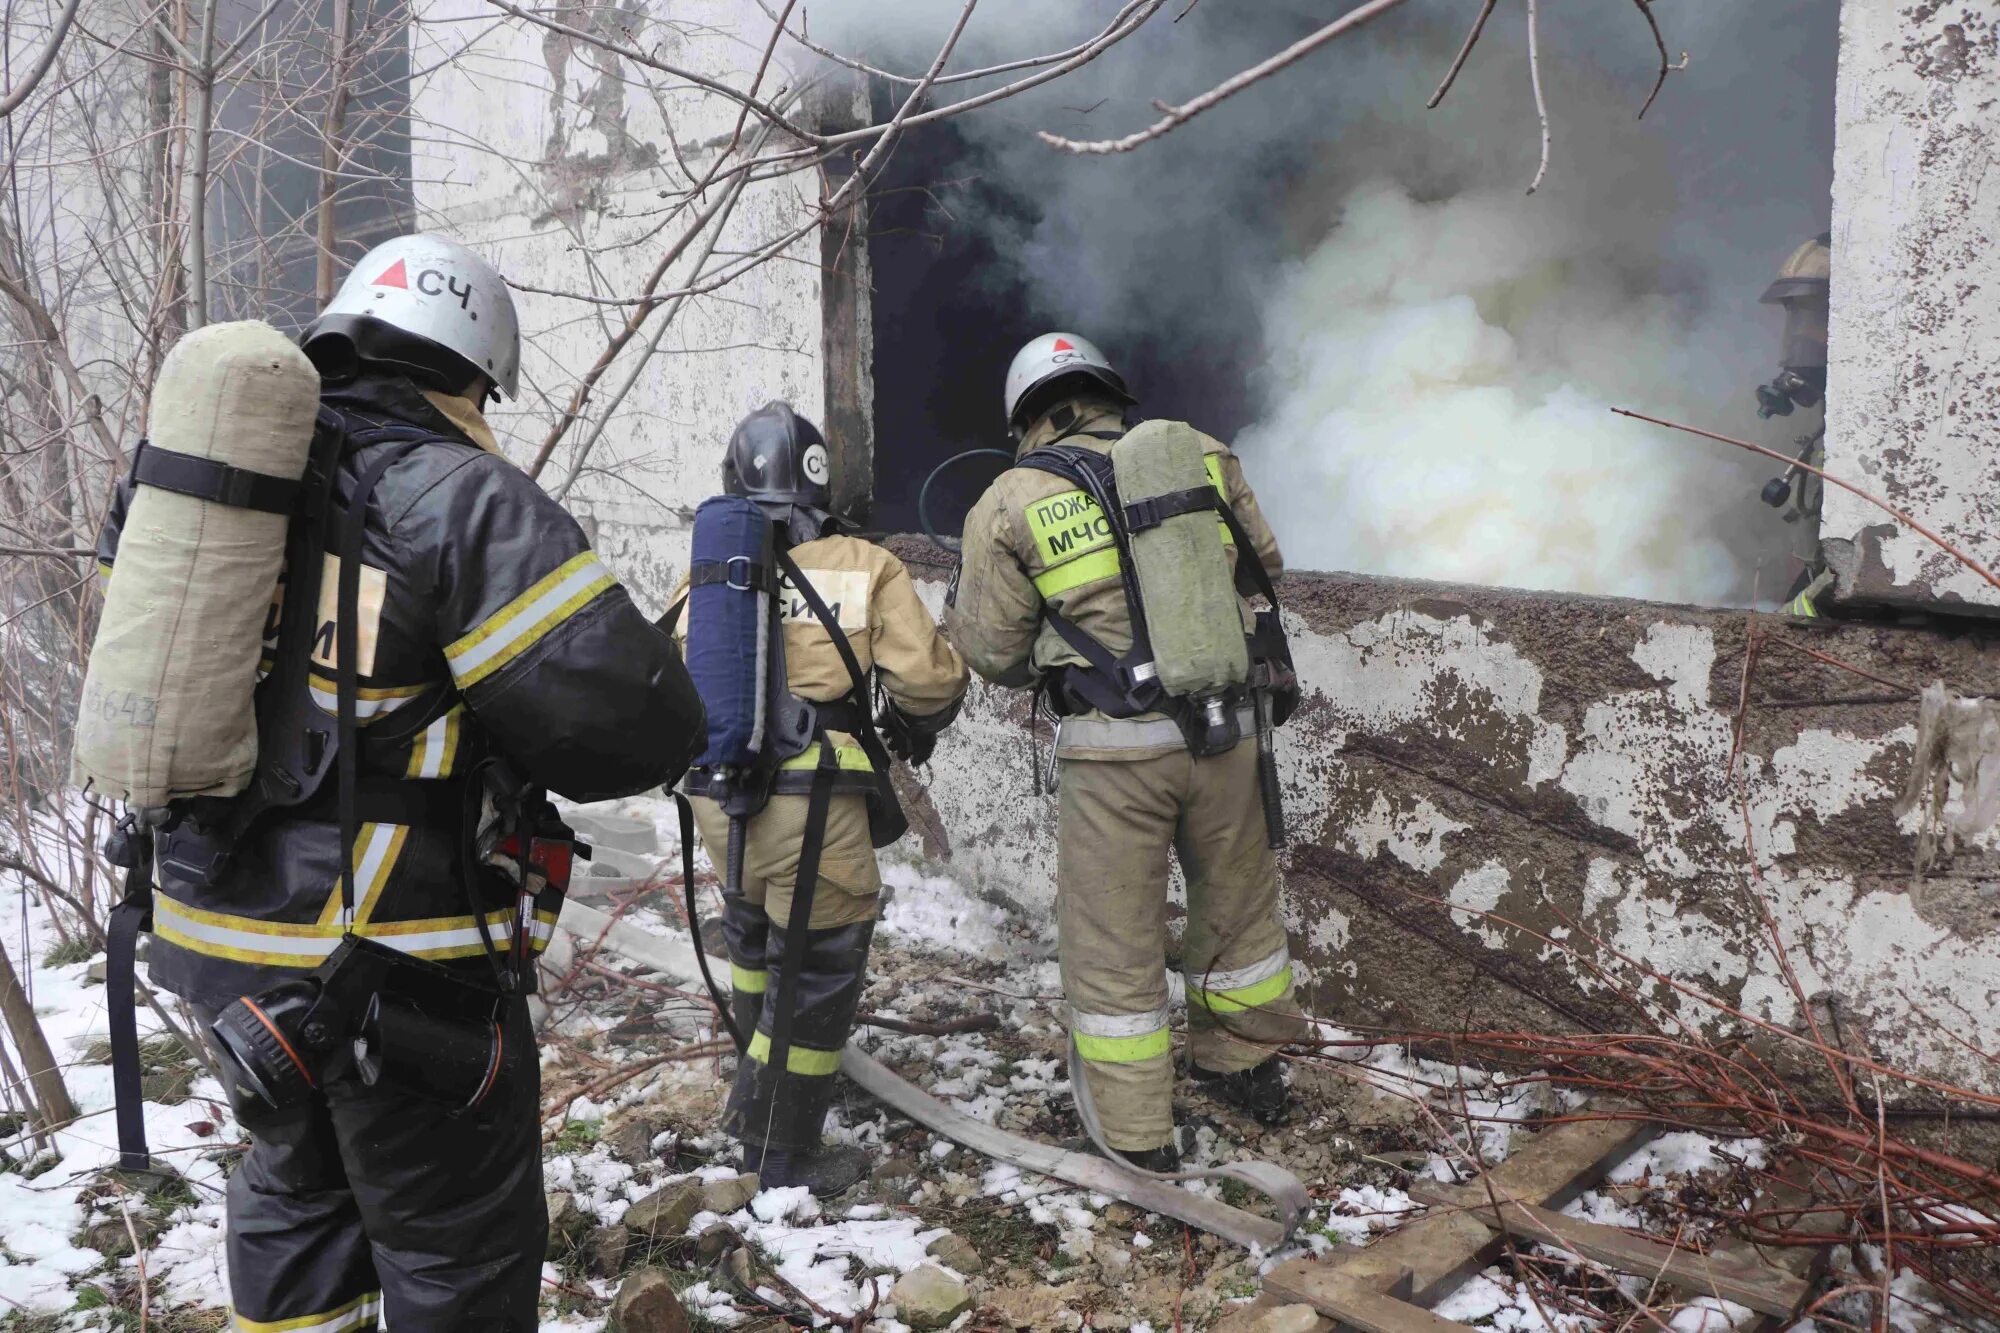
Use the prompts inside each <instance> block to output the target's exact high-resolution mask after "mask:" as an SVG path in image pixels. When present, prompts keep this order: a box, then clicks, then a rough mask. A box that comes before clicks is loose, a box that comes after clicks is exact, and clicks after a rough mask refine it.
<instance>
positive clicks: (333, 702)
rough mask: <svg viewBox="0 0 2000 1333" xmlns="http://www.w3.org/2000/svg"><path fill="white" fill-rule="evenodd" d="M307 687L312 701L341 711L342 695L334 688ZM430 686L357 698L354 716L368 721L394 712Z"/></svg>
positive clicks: (332, 711) (331, 710)
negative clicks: (375, 697) (334, 690)
mask: <svg viewBox="0 0 2000 1333" xmlns="http://www.w3.org/2000/svg"><path fill="white" fill-rule="evenodd" d="M306 688H307V689H308V690H310V691H311V692H312V701H313V702H314V703H316V704H318V705H319V706H320V707H321V708H322V709H324V710H325V711H327V712H329V713H337V712H339V711H340V696H339V695H338V694H336V693H334V692H333V691H332V690H323V689H321V688H320V687H319V686H317V685H307V686H306ZM429 688H430V686H428V685H421V686H418V687H417V688H416V689H415V690H413V691H411V692H410V693H409V694H397V695H390V696H388V697H387V698H382V699H367V698H360V699H356V700H355V701H354V716H355V717H356V718H357V719H359V720H360V721H363V722H366V721H367V720H369V719H370V718H374V717H380V716H381V715H382V714H384V713H393V712H395V711H396V710H397V709H398V708H401V707H402V706H403V705H404V704H406V703H409V702H410V701H411V700H412V699H415V698H416V697H417V696H418V695H420V694H422V693H423V692H424V691H425V690H427V689H429Z"/></svg>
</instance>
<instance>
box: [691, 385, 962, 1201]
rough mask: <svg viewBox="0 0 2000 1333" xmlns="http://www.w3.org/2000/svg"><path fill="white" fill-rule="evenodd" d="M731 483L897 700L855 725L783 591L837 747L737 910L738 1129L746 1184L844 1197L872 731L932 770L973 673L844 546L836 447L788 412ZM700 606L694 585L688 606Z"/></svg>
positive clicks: (749, 868) (801, 606) (755, 434)
mask: <svg viewBox="0 0 2000 1333" xmlns="http://www.w3.org/2000/svg"><path fill="white" fill-rule="evenodd" d="M722 472H723V489H724V490H725V491H726V492H727V493H729V494H731V495H742V496H746V497H748V498H749V499H751V500H753V501H754V502H756V503H757V505H758V506H759V507H760V508H762V509H763V510H764V511H765V513H766V514H767V515H768V516H769V517H770V518H771V519H772V520H773V521H774V522H776V523H777V524H778V525H779V526H780V527H781V529H782V530H783V533H782V536H781V541H786V542H788V543H789V550H790V555H791V558H792V560H793V562H794V563H795V564H796V565H797V566H798V570H799V573H800V574H802V575H803V576H804V577H805V579H806V581H807V582H808V583H810V584H811V585H812V587H813V589H814V590H815V591H816V592H817V593H818V594H819V597H820V599H821V601H822V604H823V605H824V607H825V608H826V610H827V611H828V612H829V613H830V616H831V618H832V619H833V621H834V622H835V623H836V624H837V625H838V627H839V630H840V633H841V635H842V637H843V638H844V639H845V640H846V643H847V646H848V648H849V649H851V651H852V653H853V656H854V661H855V666H856V667H857V668H858V670H859V671H860V672H861V673H863V675H864V676H865V677H872V678H873V680H874V681H875V682H876V683H878V684H879V685H880V687H881V690H882V693H883V694H885V695H886V696H887V698H888V705H887V707H886V708H884V709H883V710H882V712H881V713H880V714H879V715H878V716H877V717H876V718H874V719H872V720H871V719H870V718H868V717H867V716H866V715H865V714H862V713H858V712H857V711H856V709H855V706H854V704H853V703H852V701H851V693H852V690H853V686H854V678H853V676H852V675H851V673H850V671H849V669H848V666H847V663H846V661H845V660H844V659H843V657H842V655H841V653H840V650H839V648H838V647H837V646H836V645H835V643H834V640H833V637H832V635H831V634H830V633H829V632H828V630H827V628H826V627H825V625H824V624H823V623H822V622H821V620H820V619H819V617H818V616H817V615H816V614H815V612H814V611H813V610H812V608H811V606H810V604H809V602H808V601H807V599H806V598H805V597H804V596H803V595H802V594H801V593H800V591H799V590H798V589H797V588H796V587H794V586H792V584H791V582H790V580H789V579H787V580H786V581H785V583H783V584H782V585H781V586H780V588H779V594H778V595H779V599H780V613H781V616H782V622H783V626H784V640H785V642H784V656H785V668H786V682H787V685H788V687H789V689H790V691H791V693H792V694H794V695H796V696H798V697H799V698H801V699H806V700H811V701H813V702H814V703H815V704H816V705H817V706H818V714H819V720H820V724H821V726H822V727H823V729H824V730H823V732H822V739H821V740H819V741H816V742H814V743H813V744H812V745H811V746H809V747H808V748H807V749H806V750H805V752H804V753H802V754H800V755H798V756H797V757H795V758H793V759H789V760H787V761H785V763H784V764H783V766H782V767H781V768H780V769H779V770H778V772H777V774H776V776H775V779H774V785H773V786H772V788H771V792H772V794H771V796H770V799H769V803H768V804H766V805H765V806H764V808H763V809H762V810H761V811H759V812H758V813H757V814H756V815H754V816H752V817H751V818H750V819H749V820H748V822H747V825H746V827H745V829H744V831H743V843H742V856H743V865H742V871H741V893H740V896H739V895H731V894H725V897H724V904H723V928H724V934H725V935H726V937H727V940H728V945H729V958H730V980H731V984H732V990H733V999H732V1009H733V1011H734V1017H735V1019H736V1025H737V1029H738V1030H739V1031H740V1032H742V1033H744V1034H745V1036H746V1038H747V1040H748V1042H749V1045H748V1049H747V1051H746V1052H745V1054H744V1058H743V1059H742V1060H741V1061H740V1062H739V1066H738V1072H737V1079H736V1085H735V1088H734V1091H733V1093H732V1095H731V1097H730V1101H729V1108H728V1112H727V1120H726V1123H727V1127H728V1129H729V1132H730V1133H731V1134H732V1135H734V1136H735V1137H736V1138H737V1139H738V1140H739V1141H740V1142H741V1143H742V1144H743V1159H744V1165H745V1168H746V1169H748V1170H753V1171H758V1172H760V1173H761V1175H762V1179H763V1183H764V1184H765V1185H766V1186H776V1187H782V1186H786V1185H807V1186H810V1187H811V1188H812V1189H813V1190H814V1192H815V1193H819V1194H825V1195H832V1194H838V1193H840V1192H841V1191H842V1190H844V1189H846V1188H847V1187H848V1186H849V1185H851V1184H853V1183H854V1182H855V1181H857V1180H859V1179H860V1178H861V1177H862V1176H863V1175H864V1174H866V1172H867V1170H868V1166H869V1163H868V1160H867V1158H866V1156H865V1154H863V1153H862V1152H861V1151H860V1150H859V1149H857V1148H852V1147H841V1146H832V1145H825V1146H823V1145H822V1144H821V1143H820V1131H821V1128H822V1126H823V1124H824V1122H825V1119H826V1112H827V1109H828V1107H829V1106H830V1105H831V1103H832V1099H833V1078H834V1073H835V1071H836V1070H837V1069H838V1068H839V1064H840V1050H841V1047H843V1046H845V1045H846V1044H847V1037H848V1033H849V1031H850V1030H851V1029H852V1027H853V1023H854V1014H855V1009H856V1006H857V1004H858V1003H859V1001H860V998H861V988H862V976H863V972H864V969H865V967H866V965H867V961H868V947H869V943H870V940H871V937H872V935H873V932H874V929H875V918H876V913H877V900H878V898H879V895H880V894H881V891H882V878H881V874H880V873H879V871H878V869H877V867H876V863H875V846H876V842H877V840H878V839H877V838H875V837H873V836H871V822H873V823H874V824H875V825H876V826H877V827H879V826H880V822H881V814H882V806H883V804H884V803H885V802H887V803H891V804H893V800H894V797H893V793H892V792H889V791H887V790H886V787H887V783H886V774H884V773H880V772H878V771H877V763H876V762H875V761H873V760H871V759H870V756H869V750H870V749H871V748H873V749H875V750H876V751H877V752H878V754H879V753H880V751H881V749H882V746H879V745H874V744H873V742H874V738H875V732H874V730H872V728H879V730H880V734H881V737H882V740H883V742H885V743H886V748H887V750H888V751H889V752H891V753H893V754H895V755H896V756H897V757H899V758H901V759H903V760H904V761H906V762H908V763H910V764H912V765H921V764H923V763H924V762H926V761H927V760H928V759H929V758H930V754H931V750H932V748H933V747H934V746H935V745H936V742H937V736H938V734H939V733H940V732H942V731H943V730H944V728H945V727H947V726H948V725H950V723H951V721H952V719H953V718H955V717H956V716H957V715H958V708H959V703H960V701H961V699H963V697H964V695H965V687H966V683H967V679H968V677H967V673H966V668H965V662H964V660H963V659H961V658H960V657H959V655H958V653H957V651H956V650H954V649H953V648H952V646H951V644H950V643H948V642H947V641H946V640H945V638H944V636H943V635H942V634H941V633H939V631H938V627H937V624H936V622H935V621H933V620H932V619H931V614H930V612H929V611H928V610H927V609H926V608H925V607H924V604H923V603H922V602H921V601H919V600H918V599H917V592H916V588H915V585H914V584H913V583H912V582H911V580H910V572H909V570H908V569H906V568H905V567H904V565H903V562H902V561H901V560H899V559H898V558H897V557H896V556H895V555H894V554H892V553H891V552H889V551H886V550H884V549H882V548H881V547H879V546H876V545H874V544H873V543H871V542H866V541H863V540H861V539H860V538H858V537H851V536H847V535H844V534H842V533H841V532H839V531H838V528H839V523H838V521H837V520H836V519H835V518H834V517H833V516H832V515H831V514H830V513H829V512H828V511H829V510H830V508H831V507H832V502H833V501H832V490H831V486H830V481H831V475H830V465H829V460H828V457H827V450H826V445H825V443H824V441H823V440H822V439H821V438H820V434H819V432H818V430H817V429H815V428H814V427H813V425H812V423H811V422H809V421H806V420H804V419H803V418H801V417H799V416H798V415H797V414H796V413H794V412H793V411H792V409H791V407H790V406H789V405H787V404H785V403H771V404H769V405H767V406H766V407H764V408H762V409H760V410H758V411H757V412H754V413H752V414H751V415H750V416H749V417H747V418H746V419H745V420H744V421H743V423H742V424H741V425H739V426H738V427H737V429H736V432H735V434H734V435H733V436H731V438H730V442H729V448H728V452H727V454H726V456H725V458H724V462H723V469H722ZM686 591H687V583H686V582H685V581H683V582H682V585H681V587H680V589H679V590H678V591H677V592H676V593H675V597H674V600H675V602H676V603H678V602H679V601H680V600H681V598H682V597H683V596H684V595H685V593H686ZM678 625H679V626H684V625H685V621H684V620H683V621H680V622H678ZM677 637H679V634H678V633H677ZM683 647H685V644H684V643H683ZM864 732H866V733H867V737H866V740H865V741H864V739H863V736H862V733H864ZM828 744H830V745H832V746H833V747H834V751H835V759H836V766H837V769H838V776H837V777H836V778H835V779H834V784H833V793H834V794H833V796H832V798H831V800H830V803H829V805H828V809H827V815H826V822H825V826H824V831H823V832H822V834H821V837H820V843H819V861H818V871H817V874H816V876H815V877H814V881H813V883H814V889H813V896H812V902H811V915H810V918H809V921H808V925H807V931H806V934H807V939H806V944H805V951H804V955H803V965H802V969H801V972H800V975H799V977H798V978H797V980H796V982H795V987H796V995H797V1003H796V1005H795V1006H794V1011H795V1012H794V1017H793V1021H792V1028H791V1041H790V1047H789V1050H788V1052H787V1055H786V1057H785V1066H786V1067H785V1068H784V1069H783V1070H772V1069H769V1068H768V1061H769V1059H770V1056H771V1054H772V1031H773V1021H774V1017H775V1015H774V1013H773V1012H772V1011H773V1010H774V1009H775V1008H776V1004H775V999H776V995H777V991H778V989H779V988H778V986H777V984H776V983H777V979H778V976H779V967H780V963H781V960H782V959H783V957H784V954H785V948H786V943H787V936H786V930H787V923H788V918H789V916H790V913H791V910H792V897H793V889H794V886H795V884H796V883H797V880H798V878H799V874H800V867H801V857H802V853H803V852H804V849H805V846H806V841H807V832H808V819H807V809H808V806H809V798H808V796H807V795H806V792H807V791H808V790H809V787H810V784H811V780H812V778H813V775H814V770H815V769H816V768H817V767H818V766H819V764H820V748H821V746H822V745H828ZM884 758H886V756H884ZM707 778H708V774H706V773H705V772H704V771H703V770H701V769H699V768H697V769H695V770H693V771H691V772H690V773H689V777H688V790H689V792H690V793H691V794H693V795H694V796H695V799H694V807H695V818H696V820H697V822H698V823H699V825H700V828H701V838H702V842H703V844H704V845H705V846H706V847H707V848H708V849H709V852H710V855H711V857H712V859H714V861H715V863H716V865H717V866H718V867H720V866H721V865H722V864H723V861H724V849H725V848H726V847H727V846H728V845H729V831H730V820H729V818H728V816H726V815H725V814H724V813H723V811H722V808H721V807H720V806H719V805H718V804H717V803H716V802H715V801H714V800H711V799H709V798H707V797H705V796H702V795H700V794H699V793H700V792H701V791H702V790H703V787H704V783H705V781H706V780H707ZM871 815H872V816H874V817H875V818H874V820H873V821H871ZM767 999H768V1000H771V1001H772V1003H768V1004H767V1003H766V1001H767ZM753 1034H754V1035H753Z"/></svg>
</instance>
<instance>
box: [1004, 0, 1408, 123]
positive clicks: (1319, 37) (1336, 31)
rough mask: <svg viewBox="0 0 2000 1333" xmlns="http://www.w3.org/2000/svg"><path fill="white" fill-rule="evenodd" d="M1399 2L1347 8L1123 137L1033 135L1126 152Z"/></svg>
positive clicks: (1378, 1) (1377, 0)
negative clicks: (1272, 52) (1095, 137)
mask: <svg viewBox="0 0 2000 1333" xmlns="http://www.w3.org/2000/svg"><path fill="white" fill-rule="evenodd" d="M1402 3H1403V0H1368V3H1366V4H1363V5H1361V6H1359V7H1357V8H1355V9H1352V10H1349V11H1348V12H1347V13H1345V14H1343V15H1341V16H1340V17H1339V18H1337V19H1335V20H1334V21H1333V22H1331V23H1329V24H1327V25H1326V26H1325V27H1324V28H1321V29H1320V30H1319V31H1318V32H1315V33H1313V34H1312V35H1311V36H1308V37H1304V38H1301V39H1300V40H1298V41H1296V42H1293V43H1292V44H1291V45H1290V46H1288V47H1286V48H1285V49H1284V50H1282V51H1280V52H1278V53H1277V54H1276V55H1274V56H1272V57H1271V58H1270V59H1268V60H1265V61H1262V62H1260V63H1258V64H1255V65H1252V66H1251V67H1250V68H1248V69H1246V70H1243V71H1242V72H1240V73H1238V74H1234V75H1232V76H1230V77H1229V78H1227V79H1224V80H1223V81H1222V82H1221V83H1218V84H1217V85H1215V87H1213V88H1210V89H1209V90H1208V91H1207V92H1205V93H1203V94H1201V95H1200V96H1199V97H1195V98H1192V99H1190V100H1189V101H1186V102H1183V103H1181V104H1180V105H1179V106H1167V105H1161V106H1160V110H1162V111H1164V112H1165V113H1166V114H1165V115H1164V116H1162V117H1161V118H1160V119H1159V120H1156V121H1154V122H1153V123H1152V124H1151V125H1148V126H1147V127H1146V128H1145V129H1143V130H1140V131H1139V132H1138V133H1136V134H1128V135H1126V136H1125V137H1124V138H1122V139H1092V140H1078V139H1065V138H1062V137H1061V136H1059V135H1054V134H1050V133H1049V132H1048V131H1047V130H1039V131H1037V132H1036V135H1035V137H1036V138H1038V139H1040V140H1041V141H1042V142H1043V143H1045V144H1047V145H1049V147H1051V148H1060V149H1061V150H1063V151H1064V152H1066V153H1092V154H1103V153H1129V152H1131V151H1132V150H1133V149H1134V148H1138V147H1141V146H1142V145H1145V144H1149V143H1151V142H1152V141H1153V140H1155V139H1159V138H1162V137H1164V136H1166V135H1168V134H1171V133H1172V132H1173V131H1175V130H1177V129H1179V128H1180V127H1181V126H1183V125H1185V124H1187V123H1188V122H1189V121H1190V120H1193V119H1194V118H1195V117H1196V116H1199V115H1200V114H1202V113H1203V112H1204V111H1209V110H1212V109H1213V108H1215V107H1216V106H1219V105H1220V104H1221V103H1223V102H1224V101H1227V100H1228V99H1229V98H1231V97H1234V96H1235V95H1236V94H1237V93H1240V92H1242V91H1243V90H1244V89H1245V88H1248V87H1249V86H1250V85H1252V84H1254V83H1261V82H1263V81H1264V80H1265V79H1268V78H1270V77H1271V76H1272V75H1273V74H1276V73H1277V72H1278V71H1280V70H1282V69H1285V68H1287V67H1289V66H1291V65H1295V64H1297V63H1298V62H1299V61H1301V60H1303V59H1305V58H1306V57H1307V56H1309V55H1311V54H1312V53H1313V52H1315V51H1317V50H1319V48H1320V47H1322V46H1325V45H1326V44H1327V43H1328V42H1330V41H1333V40H1334V39H1335V38H1337V37H1342V36H1345V35H1346V34H1347V33H1350V32H1352V31H1354V30H1355V29H1356V28H1358V27H1360V26H1361V25H1362V24H1364V23H1366V22H1368V20H1370V19H1372V18H1376V17H1378V16H1380V15H1382V14H1386V13H1388V12H1389V11H1390V10H1392V9H1394V8H1396V7H1397V6H1398V5H1400V4H1402Z"/></svg>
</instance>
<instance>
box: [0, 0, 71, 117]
mask: <svg viewBox="0 0 2000 1333" xmlns="http://www.w3.org/2000/svg"><path fill="white" fill-rule="evenodd" d="M81 3H82V0H69V3H68V4H66V5H64V6H63V12H62V13H60V14H58V15H56V26H55V30H54V31H53V32H51V33H50V34H49V44H48V45H47V46H45V47H43V48H42V54H41V56H40V57H39V58H38V59H37V60H36V61H35V63H34V64H33V65H32V66H30V67H29V69H28V76H27V77H26V78H25V79H23V80H21V86H20V87H18V88H16V89H14V90H13V91H12V92H10V93H8V94H7V96H6V97H5V99H0V120H5V119H6V118H7V117H8V116H11V115H13V114H14V111H15V108H17V107H19V106H20V105H21V103H23V102H25V101H27V100H28V94H29V93H31V92H33V91H35V85H36V84H38V83H40V82H41V81H42V76H43V75H45V74H47V73H48V72H49V67H50V66H52V65H54V64H55V63H56V53H57V52H58V51H60V50H61V49H62V44H63V39H64V38H65V37H67V36H69V26H70V24H71V23H73V22H75V21H76V10H77V6H78V5H79V4H81Z"/></svg>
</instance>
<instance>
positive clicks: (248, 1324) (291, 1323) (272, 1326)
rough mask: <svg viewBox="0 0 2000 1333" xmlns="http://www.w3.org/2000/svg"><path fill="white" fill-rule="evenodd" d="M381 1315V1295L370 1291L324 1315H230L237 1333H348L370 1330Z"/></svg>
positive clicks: (230, 1320)
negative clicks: (274, 1317) (350, 1331)
mask: <svg viewBox="0 0 2000 1333" xmlns="http://www.w3.org/2000/svg"><path fill="white" fill-rule="evenodd" d="M381 1313H382V1293H381V1292H379V1291H371V1292H369V1293H368V1294H367V1295H366V1296H357V1297H355V1298H354V1299H353V1300H351V1301H349V1302H348V1303H347V1304H345V1305H343V1306H340V1307H339V1308H338V1309H333V1310H328V1311H326V1312H324V1313H322V1314H304V1315H299V1316H297V1317H296V1318H292V1319H274V1320H264V1319H247V1318H245V1317H244V1316H242V1315H240V1314H238V1313H237V1312H236V1311H235V1310H234V1309H233V1308H232V1309H231V1310H230V1312H229V1326H230V1328H232V1329H235V1330H237V1333H347V1330H349V1329H359V1328H367V1327H369V1326H371V1325H373V1324H374V1323H375V1321H376V1319H377V1318H378V1317H379V1316H380V1315H381Z"/></svg>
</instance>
